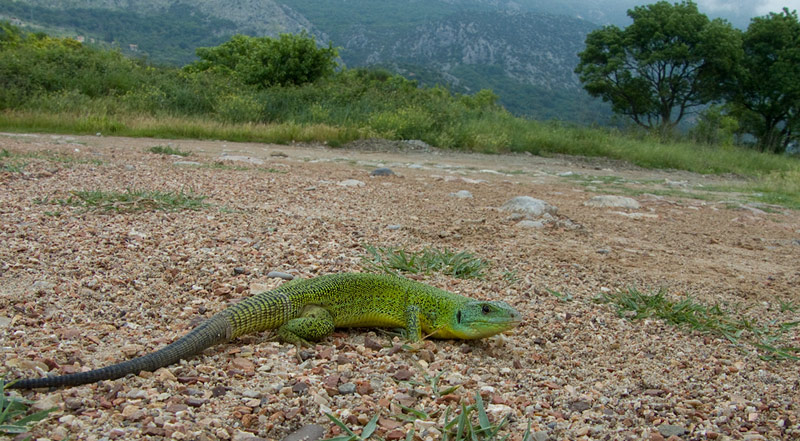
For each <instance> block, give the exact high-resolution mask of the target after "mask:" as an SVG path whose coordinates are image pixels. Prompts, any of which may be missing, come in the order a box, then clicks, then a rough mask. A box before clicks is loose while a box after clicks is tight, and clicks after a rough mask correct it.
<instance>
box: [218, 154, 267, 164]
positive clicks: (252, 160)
mask: <svg viewBox="0 0 800 441" xmlns="http://www.w3.org/2000/svg"><path fill="white" fill-rule="evenodd" d="M219 159H221V160H223V161H234V162H245V163H247V164H253V165H264V160H263V159H259V158H253V157H252V156H241V155H222V156H220V158H219Z"/></svg>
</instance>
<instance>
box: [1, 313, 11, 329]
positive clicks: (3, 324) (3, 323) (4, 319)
mask: <svg viewBox="0 0 800 441" xmlns="http://www.w3.org/2000/svg"><path fill="white" fill-rule="evenodd" d="M10 325H11V319H10V318H8V317H4V316H0V329H5V328H7V327H9V326H10Z"/></svg>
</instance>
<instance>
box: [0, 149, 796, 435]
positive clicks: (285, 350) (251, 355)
mask: <svg viewBox="0 0 800 441" xmlns="http://www.w3.org/2000/svg"><path fill="white" fill-rule="evenodd" d="M169 142H170V141H165V140H153V139H128V138H108V137H61V136H50V135H8V134H6V135H0V149H5V150H7V151H8V152H9V153H10V154H11V158H0V161H5V163H6V164H7V165H9V164H12V161H14V162H13V163H14V164H18V165H19V164H22V163H24V164H22V165H24V166H23V167H22V168H21V170H19V169H18V168H16V169H15V168H13V167H9V166H6V167H5V168H0V189H1V190H2V191H0V365H2V366H3V369H2V371H3V372H4V373H5V374H7V376H8V378H17V377H21V376H39V375H44V374H45V373H47V372H50V373H56V374H61V373H69V372H76V371H81V370H87V369H91V368H96V367H100V366H105V365H108V364H111V363H114V362H117V361H119V360H123V359H126V358H130V357H133V356H136V355H141V354H144V353H146V352H148V351H151V350H154V349H156V348H158V347H161V346H163V345H165V344H167V343H169V342H171V341H173V340H174V339H175V338H177V337H178V336H180V335H182V334H184V333H186V332H187V330H189V329H190V328H191V327H192V326H194V325H196V324H197V323H198V321H200V320H202V319H204V318H205V317H208V316H210V315H211V314H213V313H214V312H217V311H219V310H222V309H223V308H225V307H226V306H227V305H229V304H231V303H233V302H236V301H237V300H239V299H241V298H243V297H245V296H247V295H249V294H250V293H251V292H253V291H260V290H263V289H267V288H272V287H275V286H277V285H278V284H279V283H280V281H279V279H271V278H268V277H267V274H268V273H269V272H270V271H283V272H290V273H293V274H295V275H296V276H300V277H313V276H316V275H321V274H328V273H335V272H343V271H359V270H360V269H361V262H360V259H361V256H362V255H363V254H364V248H363V245H364V244H370V245H375V246H396V247H404V248H406V249H409V250H414V251H416V250H421V249H422V248H424V247H435V248H449V249H453V250H466V251H470V252H472V253H474V254H475V255H477V256H479V257H481V258H484V259H486V260H488V261H490V263H491V266H490V268H489V270H488V272H487V276H486V277H485V278H484V279H482V280H460V279H454V278H451V277H447V276H443V275H430V276H425V277H423V278H422V280H424V281H425V282H426V283H430V284H432V285H436V286H439V287H441V288H444V289H448V290H451V291H454V292H457V293H461V294H465V295H469V296H472V297H476V298H486V299H502V300H505V301H507V302H509V303H511V304H512V305H514V306H515V307H517V308H518V309H519V310H520V311H521V312H522V314H523V316H524V318H525V320H524V322H523V324H522V325H521V326H520V327H519V328H517V329H516V330H514V331H512V332H509V333H507V334H505V335H502V336H498V337H495V338H492V339H487V340H485V341H478V342H469V343H463V342H457V341H425V342H424V344H423V345H422V346H421V348H418V350H416V351H408V350H406V349H403V348H402V347H401V345H400V343H401V342H400V341H399V340H397V339H396V337H392V336H391V335H387V334H385V333H382V332H380V331H376V330H345V331H337V332H336V333H335V334H334V335H333V336H331V337H329V338H327V339H325V340H324V341H322V342H321V343H320V344H318V345H317V346H316V347H315V348H311V349H310V350H308V351H307V352H306V353H304V354H302V356H303V357H304V358H305V361H303V362H302V363H300V362H298V361H297V354H296V349H295V348H294V347H293V346H290V345H284V344H280V343H278V342H276V341H274V338H273V336H272V335H270V334H268V333H267V334H263V335H253V336H248V337H245V338H242V339H240V340H238V341H235V342H233V343H231V344H227V345H222V346H219V347H214V348H211V349H209V350H207V351H206V352H205V353H204V354H203V355H202V356H198V357H195V358H193V359H191V360H188V361H183V362H181V363H180V364H177V365H174V366H171V367H169V368H168V369H161V370H159V371H157V372H154V373H143V374H142V375H141V376H130V377H128V378H124V379H120V380H116V381H106V382H102V383H99V384H94V385H86V386H82V387H75V388H69V389H63V390H57V391H42V390H39V391H33V392H31V391H25V392H21V394H22V395H24V396H25V397H27V398H30V399H32V400H35V401H36V402H37V404H36V407H38V408H47V407H50V406H57V407H58V408H59V410H58V411H57V412H55V413H53V414H52V416H51V417H49V418H48V419H47V420H46V421H44V422H42V423H40V424H38V425H37V426H35V428H34V429H33V431H32V433H33V437H34V439H42V440H44V439H50V440H56V441H59V440H66V439H69V440H106V439H139V438H143V439H147V438H149V439H162V438H165V439H189V440H214V439H225V440H227V439H233V440H237V441H244V440H248V439H282V438H283V437H285V436H286V435H287V434H289V433H291V432H293V431H294V430H297V429H298V428H300V427H303V426H305V425H308V424H311V423H316V424H320V425H322V426H324V427H325V428H326V429H327V430H329V432H328V435H332V434H336V433H338V432H337V429H336V428H333V427H332V424H330V422H329V421H328V419H327V418H326V417H325V416H324V412H333V413H334V414H335V415H337V416H338V417H339V418H341V419H342V420H343V421H346V422H347V424H349V425H350V426H351V427H356V428H357V427H361V426H362V425H363V424H365V423H366V422H367V421H368V420H369V419H370V418H371V417H372V416H373V415H374V414H375V413H377V412H379V413H380V415H381V419H380V423H379V427H378V434H379V435H381V436H382V437H384V438H387V439H398V438H404V436H405V435H404V434H405V433H406V431H407V430H409V429H411V428H412V427H414V428H415V429H416V433H417V435H418V438H417V439H439V438H441V432H440V430H441V429H442V424H441V421H442V420H443V418H444V411H445V409H446V408H447V407H448V406H450V407H451V408H454V407H455V405H457V404H458V403H459V402H462V401H463V402H465V403H470V402H472V401H473V400H474V397H475V394H476V393H480V394H481V395H482V397H483V400H484V402H485V403H486V406H487V410H488V412H489V415H490V418H493V419H494V420H495V421H499V420H500V419H501V418H502V417H504V416H506V415H510V423H509V425H508V426H507V429H506V430H504V432H503V433H509V434H510V435H511V439H512V440H521V439H522V434H523V432H524V430H525V428H526V427H527V424H528V422H530V423H531V424H532V430H534V431H536V432H537V435H536V439H537V440H538V441H541V440H546V439H551V440H567V439H568V440H575V439H607V440H618V439H619V440H624V439H631V440H634V439H650V440H660V439H671V440H673V441H674V440H679V439H683V440H690V439H720V440H724V439H747V440H760V439H765V440H766V439H800V428H798V424H799V423H800V394H798V393H797V392H796V391H797V390H798V389H799V388H800V381H799V379H800V370H798V362H795V361H764V360H762V359H761V358H759V356H758V353H756V352H755V350H754V349H753V348H752V347H750V346H741V345H734V344H732V343H731V342H729V341H728V340H725V339H722V338H719V337H717V336H715V335H708V334H701V333H699V332H692V331H687V330H682V329H679V328H676V327H674V326H672V325H669V324H666V323H664V322H662V321H660V320H657V319H646V320H636V321H631V320H628V319H626V318H620V317H619V316H617V314H616V312H615V311H614V309H613V308H612V307H611V306H610V305H607V304H598V303H596V302H593V299H594V298H596V297H597V296H598V294H599V293H601V292H614V291H615V290H617V289H622V290H625V289H627V288H629V287H637V288H639V289H640V290H641V291H643V292H648V293H649V292H653V291H657V290H659V289H665V290H666V291H667V292H668V293H669V296H670V298H673V299H682V298H686V297H687V296H689V297H691V298H693V299H695V300H696V301H698V302H703V303H706V304H709V305H714V304H720V305H723V306H724V307H726V308H727V309H729V310H730V311H734V312H733V314H735V315H736V317H742V318H750V319H752V320H754V321H755V322H757V323H759V324H768V323H769V322H770V321H774V322H776V323H782V322H792V321H798V320H800V294H799V293H798V288H797V287H798V286H800V266H798V261H800V259H799V258H800V214H799V213H798V212H796V211H791V210H785V209H781V208H775V207H753V206H748V205H742V204H739V203H736V202H735V201H733V199H734V198H735V195H734V194H731V195H730V200H717V201H715V200H700V199H693V198H689V197H686V196H684V195H683V194H682V192H683V191H689V190H692V191H695V190H697V189H702V188H705V187H701V186H708V185H709V184H724V183H726V182H728V181H730V180H732V179H734V178H720V177H706V176H700V175H693V174H690V173H679V172H667V171H648V170H641V169H637V168H635V167H631V166H626V165H625V164H624V163H617V162H612V161H603V162H597V161H590V160H585V159H571V158H549V159H548V158H539V157H532V156H526V155H509V156H500V155H496V156H484V155H475V154H458V153H451V152H439V151H436V150H433V149H420V148H413V149H408V150H405V151H404V149H402V148H397V143H392V144H391V147H392V148H388V149H382V148H381V143H380V142H378V141H375V142H374V144H375V145H374V146H372V147H371V148H364V145H363V144H364V143H363V142H362V143H360V145H359V146H357V147H358V148H354V149H328V148H325V147H323V146H276V145H263V144H237V143H226V142H202V141H172V142H173V143H174V145H175V147H176V148H179V149H181V150H184V151H190V152H192V155H191V156H188V157H186V158H180V157H174V156H164V155H157V154H153V153H148V152H147V151H146V150H147V148H148V147H151V146H155V145H166V144H168V143H169ZM20 156H24V157H23V158H20ZM181 161H183V163H181ZM187 161H188V162H194V163H196V164H191V163H186V162H187ZM176 163H177V164H176ZM380 166H386V167H390V168H391V169H392V170H393V171H394V172H395V175H393V176H383V177H370V176H369V173H370V171H371V170H373V169H375V168H377V167H380ZM347 180H358V181H361V182H362V183H363V184H364V185H358V184H357V183H356V184H354V185H352V186H343V185H339V184H340V183H342V182H344V181H347ZM351 184H353V183H352V182H351ZM610 184H613V185H617V186H619V185H620V184H622V185H625V186H627V187H629V188H636V189H638V190H640V191H638V192H637V193H636V194H637V196H634V197H635V199H636V200H637V201H638V202H639V204H640V205H641V207H640V208H639V209H620V208H598V207H592V206H586V205H584V203H585V202H586V201H587V200H589V199H590V198H591V197H593V196H595V195H597V194H602V193H603V192H604V191H606V189H611V188H612V187H611V186H610ZM84 189H102V190H106V191H125V190H126V189H145V190H160V191H175V192H177V191H181V190H184V191H189V190H191V191H192V192H194V193H196V194H199V195H204V196H207V199H205V202H206V203H207V204H209V205H208V206H206V207H205V208H202V209H200V210H196V211H191V210H184V211H175V212H170V211H146V210H145V211H140V212H134V213H117V212H102V211H96V210H85V209H82V208H80V207H71V206H63V205H59V204H58V203H57V201H58V200H65V199H67V198H69V196H70V192H71V191H75V190H84ZM642 189H645V190H646V189H651V190H652V192H653V193H657V192H658V191H661V193H660V194H664V190H670V191H672V192H671V193H669V192H668V193H667V195H666V196H663V195H662V196H655V195H654V194H646V192H644V193H643V192H642V191H641V190H642ZM464 190H466V191H468V192H469V193H470V194H471V195H472V197H471V198H470V197H454V196H452V195H451V193H457V192H459V191H464ZM698 191H701V190H698ZM461 194H462V195H465V193H461ZM686 195H688V193H686ZM514 196H532V197H535V198H539V199H543V200H545V201H547V202H549V203H550V204H553V205H555V206H557V207H558V214H557V215H556V216H555V218H554V219H555V221H552V222H548V223H545V224H544V227H543V228H524V227H521V226H519V225H518V221H519V219H517V217H515V216H513V215H511V214H509V213H508V212H504V211H502V210H499V207H500V206H502V205H503V203H504V202H506V201H507V200H508V199H510V198H511V197H514ZM554 293H555V294H554ZM556 294H558V295H556ZM791 306H796V307H795V308H792V307H791ZM792 309H794V311H792ZM786 342H787V343H788V344H791V345H793V346H800V335H799V334H798V331H797V328H793V329H792V330H790V331H789V333H788V334H787V335H786ZM440 374H441V377H440V379H439V381H438V383H435V382H433V381H432V380H431V378H433V377H435V376H437V375H440ZM434 384H435V385H436V386H437V387H434ZM450 386H459V388H458V389H456V390H455V391H453V392H451V393H449V394H447V395H442V394H441V393H437V391H442V390H445V389H447V388H448V387H450ZM13 393H15V394H16V393H18V392H16V391H15V392H13ZM401 405H402V406H407V407H411V408H414V409H418V410H421V411H424V412H426V413H427V414H428V415H429V418H428V419H423V420H418V421H416V422H414V423H411V422H404V421H403V420H402V419H401V418H398V417H397V415H399V414H402V413H404V412H405V411H404V410H403V408H402V407H401Z"/></svg>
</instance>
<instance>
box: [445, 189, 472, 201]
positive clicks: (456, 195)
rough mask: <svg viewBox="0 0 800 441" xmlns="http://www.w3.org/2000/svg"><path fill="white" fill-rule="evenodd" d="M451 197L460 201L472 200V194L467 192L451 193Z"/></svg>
mask: <svg viewBox="0 0 800 441" xmlns="http://www.w3.org/2000/svg"><path fill="white" fill-rule="evenodd" d="M450 196H452V197H454V198H459V199H472V193H470V192H469V191H467V190H459V191H457V192H455V193H450Z"/></svg>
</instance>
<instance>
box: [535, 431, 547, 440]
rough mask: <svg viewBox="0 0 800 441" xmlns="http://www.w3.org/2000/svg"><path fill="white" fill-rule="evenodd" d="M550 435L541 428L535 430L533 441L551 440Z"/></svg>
mask: <svg viewBox="0 0 800 441" xmlns="http://www.w3.org/2000/svg"><path fill="white" fill-rule="evenodd" d="M549 440H550V436H549V435H547V432H545V431H543V430H540V431H537V432H533V441H549Z"/></svg>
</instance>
